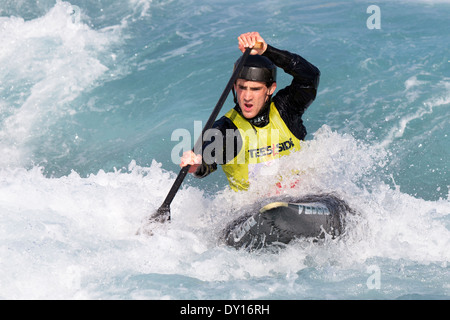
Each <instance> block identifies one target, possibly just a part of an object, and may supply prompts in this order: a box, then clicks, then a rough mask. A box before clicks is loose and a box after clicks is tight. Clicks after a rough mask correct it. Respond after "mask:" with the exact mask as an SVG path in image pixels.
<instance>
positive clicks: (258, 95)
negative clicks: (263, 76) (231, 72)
mask: <svg viewBox="0 0 450 320" xmlns="http://www.w3.org/2000/svg"><path fill="white" fill-rule="evenodd" d="M276 86H277V85H276V83H273V84H272V86H270V87H269V88H268V87H267V86H266V84H265V83H264V82H259V81H248V80H244V79H238V80H237V81H236V83H235V85H234V90H235V91H236V95H237V101H238V103H239V106H240V107H241V110H242V115H243V116H244V117H245V118H246V119H252V118H254V117H255V116H257V115H258V113H259V112H260V111H261V109H262V107H263V106H264V104H265V103H266V101H267V100H268V99H269V96H270V95H272V94H273V92H274V91H275V88H276Z"/></svg>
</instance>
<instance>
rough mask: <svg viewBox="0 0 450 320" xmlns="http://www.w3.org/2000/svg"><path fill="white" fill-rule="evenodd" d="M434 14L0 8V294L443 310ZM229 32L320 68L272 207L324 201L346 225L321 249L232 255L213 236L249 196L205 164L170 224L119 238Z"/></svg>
mask: <svg viewBox="0 0 450 320" xmlns="http://www.w3.org/2000/svg"><path fill="white" fill-rule="evenodd" d="M372 4H376V5H377V6H378V7H379V9H380V12H381V16H380V18H381V20H380V29H369V28H368V26H367V20H368V19H369V18H370V17H371V15H372V14H373V13H372V12H371V11H370V12H369V13H367V8H368V7H369V6H370V5H372ZM449 14H450V3H449V2H448V1H437V0H436V1H432V0H430V1H412V2H411V1H408V2H407V1H396V2H389V1H377V2H376V3H372V2H370V1H356V0H355V1H347V2H326V1H297V0H287V1H279V2H275V1H257V2H256V1H255V2H254V3H253V4H252V2H251V1H250V3H249V2H245V3H242V2H241V1H235V0H231V1H209V2H208V1H186V0H185V1H176V0H173V1H170V0H162V1H152V0H122V1H108V0H99V1H92V0H84V1H83V0H80V1H76V0H72V1H71V2H64V1H55V0H51V1H50V0H40V1H30V0H20V1H17V0H15V1H12V0H0V43H1V46H0V97H1V99H0V151H1V152H0V229H1V232H0V271H1V272H0V274H1V275H0V298H2V299H55V298H60V299H113V298H119V299H417V298H427V299H448V298H449V296H450V285H449V283H450V270H449V266H448V262H449V261H450V251H449V250H448V248H449V247H450V217H449V214H450V204H449V185H450V182H449V181H450V173H449V170H448V169H449V161H448V159H449V150H450V148H449V147H450V144H449V134H450V117H449V115H450V109H449V107H450V78H449V75H450V72H449V71H450V56H449V52H450V51H449V45H448V43H450V24H449V22H448V16H449ZM247 31H259V32H260V33H261V35H262V36H263V37H264V38H265V39H266V41H267V42H268V43H270V44H272V45H273V46H275V47H278V48H281V49H286V50H289V51H293V52H297V53H299V54H301V55H302V56H304V57H305V58H306V59H308V60H309V61H311V62H312V63H313V64H315V65H316V66H318V67H319V69H320V70H321V72H322V77H321V82H320V86H319V92H318V96H317V99H316V101H315V102H314V103H313V104H312V105H311V107H310V108H309V109H308V110H307V112H306V113H305V115H304V120H305V125H306V127H307V130H308V136H307V139H306V142H305V145H304V147H303V149H302V151H301V152H299V153H298V154H296V155H294V156H292V157H289V158H287V159H284V165H283V168H285V170H291V169H292V168H301V169H302V171H303V173H304V176H303V180H302V181H303V183H302V185H301V187H300V188H298V189H293V190H290V191H289V193H290V195H295V196H301V195H304V194H309V193H316V192H322V191H326V192H335V193H337V194H339V195H340V196H342V197H343V198H344V199H346V200H347V202H348V203H349V204H350V205H351V206H352V207H353V208H354V209H355V210H356V211H357V212H358V215H357V216H355V217H352V218H351V219H349V229H348V232H347V234H346V235H345V236H344V237H343V238H342V239H340V240H339V241H333V240H331V239H326V240H324V241H323V242H321V243H318V244H317V243H311V242H310V241H307V240H299V241H297V242H295V243H292V244H290V245H289V246H287V247H286V248H284V249H283V250H281V251H279V252H275V253H274V252H259V253H248V252H243V251H236V250H234V249H230V248H227V247H225V246H224V245H222V244H220V243H218V240H217V235H218V233H219V232H220V230H221V228H222V227H223V226H224V224H225V223H226V222H228V221H230V220H231V219H232V218H234V217H235V215H236V213H235V210H234V209H238V208H239V207H241V206H243V205H246V204H251V203H252V202H254V201H256V200H257V199H258V198H259V196H258V194H257V192H251V193H250V194H245V195H242V194H234V193H233V192H230V191H229V190H228V189H227V187H226V186H227V182H226V179H225V177H224V175H223V174H222V172H220V171H218V172H216V173H215V174H213V175H211V176H209V177H207V178H205V179H203V180H197V179H193V178H192V177H188V178H187V179H186V180H185V181H184V183H183V186H182V188H181V190H180V191H179V192H178V194H177V196H176V197H175V199H174V201H173V203H172V205H171V211H172V217H173V221H172V223H171V224H169V225H164V226H162V227H160V228H159V229H158V230H156V231H155V232H154V233H155V234H154V235H153V236H152V237H148V236H145V235H136V234H135V233H136V230H137V229H138V228H140V227H141V226H142V225H143V224H144V222H145V220H146V218H147V217H148V216H149V215H150V214H151V213H153V212H154V210H156V209H157V208H158V207H159V206H160V204H161V203H162V201H163V199H164V197H165V196H166V194H167V192H168V190H169V188H170V186H171V185H172V183H173V181H174V179H175V177H176V175H177V173H178V171H179V169H178V165H177V163H174V161H173V154H172V150H173V149H174V148H175V146H176V145H177V144H178V143H179V141H178V140H176V139H174V138H172V134H173V133H174V131H176V130H180V129H181V130H185V131H187V132H189V133H190V135H191V139H192V145H193V143H194V142H195V139H196V138H197V136H196V134H198V133H196V132H198V131H196V130H195V129H196V128H198V123H205V122H206V120H207V119H208V117H209V114H210V113H211V111H212V109H213V107H214V106H215V104H216V103H217V100H218V98H219V96H220V94H221V93H222V91H223V89H224V87H225V85H226V82H227V81H228V79H229V77H230V75H231V69H232V65H233V63H234V61H235V60H236V59H237V58H238V57H239V56H240V52H239V51H238V49H237V39H236V38H237V36H238V35H239V34H240V33H243V32H247ZM289 82H290V78H289V76H286V75H284V74H283V73H282V72H279V81H278V86H279V87H283V86H285V85H287V84H288V83H289ZM231 107H232V99H231V98H229V99H228V100H227V102H226V104H225V106H224V108H223V110H222V112H221V114H223V113H225V112H226V111H227V110H228V109H229V108H231ZM196 126H197V127H196ZM200 128H201V125H200ZM175 158H176V157H175ZM266 185H267V183H266V182H265V181H264V179H261V181H259V182H258V184H257V185H256V186H255V190H259V191H261V192H264V191H265V189H264V188H265V186H266ZM255 190H253V191H255Z"/></svg>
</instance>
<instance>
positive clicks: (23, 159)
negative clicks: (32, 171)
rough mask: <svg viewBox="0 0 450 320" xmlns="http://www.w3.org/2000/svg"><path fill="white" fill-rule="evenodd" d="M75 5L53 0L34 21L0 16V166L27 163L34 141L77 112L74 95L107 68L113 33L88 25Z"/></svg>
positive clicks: (90, 86)
mask: <svg viewBox="0 0 450 320" xmlns="http://www.w3.org/2000/svg"><path fill="white" fill-rule="evenodd" d="M76 8H77V10H76V11H74V7H73V6H72V5H71V4H70V3H67V2H62V1H57V2H56V4H55V6H54V7H53V8H52V9H51V10H50V11H48V12H47V13H46V14H45V15H44V16H42V17H39V18H36V19H33V20H28V21H25V20H24V19H23V18H19V17H2V18H0V22H1V23H0V42H1V43H2V48H1V49H0V64H1V65H3V66H4V67H3V68H1V69H0V79H1V82H2V87H1V88H0V90H1V94H2V96H4V97H6V99H5V100H3V101H2V104H1V105H0V112H1V113H0V121H1V127H2V129H1V131H0V151H1V157H0V165H1V166H11V165H12V166H22V165H29V164H30V162H31V161H32V159H33V156H32V154H33V152H34V151H36V148H37V146H36V144H33V141H36V139H38V138H39V137H40V136H43V135H46V134H47V135H48V134H49V128H50V127H51V126H52V125H53V124H54V123H57V121H58V120H59V119H61V118H62V117H64V116H66V115H73V114H75V113H76V112H77V108H76V107H74V106H73V105H72V103H73V102H74V100H75V99H76V98H77V97H78V96H79V95H80V94H81V93H82V92H83V91H86V90H89V89H90V88H92V87H93V86H95V85H96V82H97V81H98V80H99V79H100V78H102V77H105V75H106V73H107V71H108V67H107V66H106V65H105V62H107V61H108V59H109V58H110V57H109V58H108V49H109V48H110V46H111V45H112V44H114V43H117V41H118V37H117V34H115V33H114V31H112V30H111V29H105V30H98V31H97V30H93V29H91V28H90V27H89V26H87V25H86V24H84V23H83V22H82V21H81V20H80V18H79V16H80V15H81V13H80V12H79V8H78V7H76ZM75 14H76V15H77V17H75V16H74V15H75Z"/></svg>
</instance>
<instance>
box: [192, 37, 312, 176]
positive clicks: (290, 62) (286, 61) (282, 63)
mask: <svg viewBox="0 0 450 320" xmlns="http://www.w3.org/2000/svg"><path fill="white" fill-rule="evenodd" d="M263 56H265V57H267V58H269V59H270V60H271V61H272V62H273V63H274V64H275V65H276V66H277V67H279V68H281V69H283V70H284V72H286V73H287V74H290V75H291V76H293V80H292V82H291V84H290V85H288V86H287V87H285V88H283V89H281V90H279V91H278V92H277V93H276V95H275V96H274V97H273V98H272V99H271V101H273V102H274V104H275V107H276V108H277V110H278V112H279V113H280V116H281V118H282V119H283V121H284V122H285V123H286V126H287V127H288V128H289V130H291V132H292V133H293V134H294V135H295V136H296V137H297V138H298V139H300V140H303V139H304V138H305V136H306V128H305V126H304V125H303V120H302V116H303V113H304V112H305V110H306V109H307V108H308V107H309V106H310V105H311V103H312V102H313V101H314V99H315V98H316V94H317V88H318V86H319V79H320V71H319V69H318V68H317V67H315V66H314V65H312V64H311V63H309V62H308V61H307V60H305V59H304V58H302V57H301V56H299V55H297V54H295V53H291V52H289V51H285V50H279V49H276V48H274V47H272V46H270V45H268V46H267V49H266V51H265V52H264V54H263ZM271 101H268V103H267V104H266V106H264V107H263V108H262V111H261V112H260V114H258V115H257V116H256V117H255V118H254V119H249V120H248V121H249V122H250V123H251V124H252V125H253V126H256V127H264V126H266V125H267V124H268V121H269V110H270V108H269V105H270V102H271ZM234 108H235V109H236V111H238V112H241V111H240V110H241V109H240V107H239V105H238V104H237V103H236V105H235V107H234ZM213 128H214V129H218V131H219V132H220V135H218V134H217V133H218V131H217V130H215V131H212V132H213V134H211V135H210V136H207V137H204V140H205V142H204V144H203V149H204V148H205V147H206V146H207V145H208V144H210V143H211V142H213V141H214V139H223V144H222V145H223V150H222V151H223V156H221V157H220V159H227V160H231V159H233V158H234V157H235V156H236V155H237V154H238V153H239V151H240V149H241V147H242V141H241V139H240V137H239V136H236V137H234V147H233V148H232V149H233V150H231V154H230V150H226V148H225V147H226V133H227V131H226V130H227V129H233V131H234V130H236V129H237V128H236V126H235V125H234V123H233V122H232V121H231V120H230V119H229V118H227V117H225V116H223V117H222V118H220V119H219V120H217V121H216V122H215V123H214V125H213ZM214 132H215V133H216V134H215V135H214ZM228 132H230V131H228ZM215 151H216V152H220V150H215ZM227 151H228V154H227ZM212 158H213V159H211V157H208V159H206V158H205V157H203V163H202V165H201V166H199V168H198V169H197V171H196V172H195V173H194V176H196V177H198V178H203V177H205V176H207V175H208V174H210V173H211V172H213V171H215V170H216V169H217V164H221V163H220V161H216V160H215V159H214V154H213V157H212Z"/></svg>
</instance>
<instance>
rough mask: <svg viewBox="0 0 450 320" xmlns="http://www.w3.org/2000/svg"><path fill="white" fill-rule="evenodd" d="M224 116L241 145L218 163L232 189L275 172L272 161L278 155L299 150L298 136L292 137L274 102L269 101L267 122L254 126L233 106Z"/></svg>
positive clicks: (237, 189)
mask: <svg viewBox="0 0 450 320" xmlns="http://www.w3.org/2000/svg"><path fill="white" fill-rule="evenodd" d="M225 117H227V118H229V119H230V120H231V121H233V123H234V125H235V126H236V127H237V128H238V130H239V133H240V135H241V137H242V143H243V145H242V148H241V150H240V151H239V153H238V154H237V156H236V157H235V158H234V159H232V160H231V161H228V162H227V163H225V164H223V165H222V169H223V171H224V172H225V174H226V176H227V178H228V182H229V183H230V186H231V188H232V189H233V190H235V191H239V190H247V189H248V187H249V186H250V181H251V180H253V179H254V178H255V177H257V176H258V175H269V174H275V173H276V172H274V168H275V169H276V167H277V166H273V163H274V162H275V160H276V159H278V158H280V157H281V156H285V155H288V154H290V153H291V152H292V151H294V150H295V151H298V150H300V140H299V139H298V138H297V137H295V136H294V135H293V134H292V132H291V130H289V128H288V127H287V126H286V124H285V123H284V121H283V119H282V118H281V116H280V114H279V112H278V110H277V108H276V107H275V105H274V103H273V102H272V103H271V104H270V111H269V119H270V120H269V124H268V125H267V126H265V127H261V128H259V127H255V126H252V125H251V124H250V122H248V120H246V119H245V118H244V117H243V116H242V115H241V114H239V113H238V112H237V111H236V110H234V109H231V110H230V111H228V112H227V113H226V114H225Z"/></svg>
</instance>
